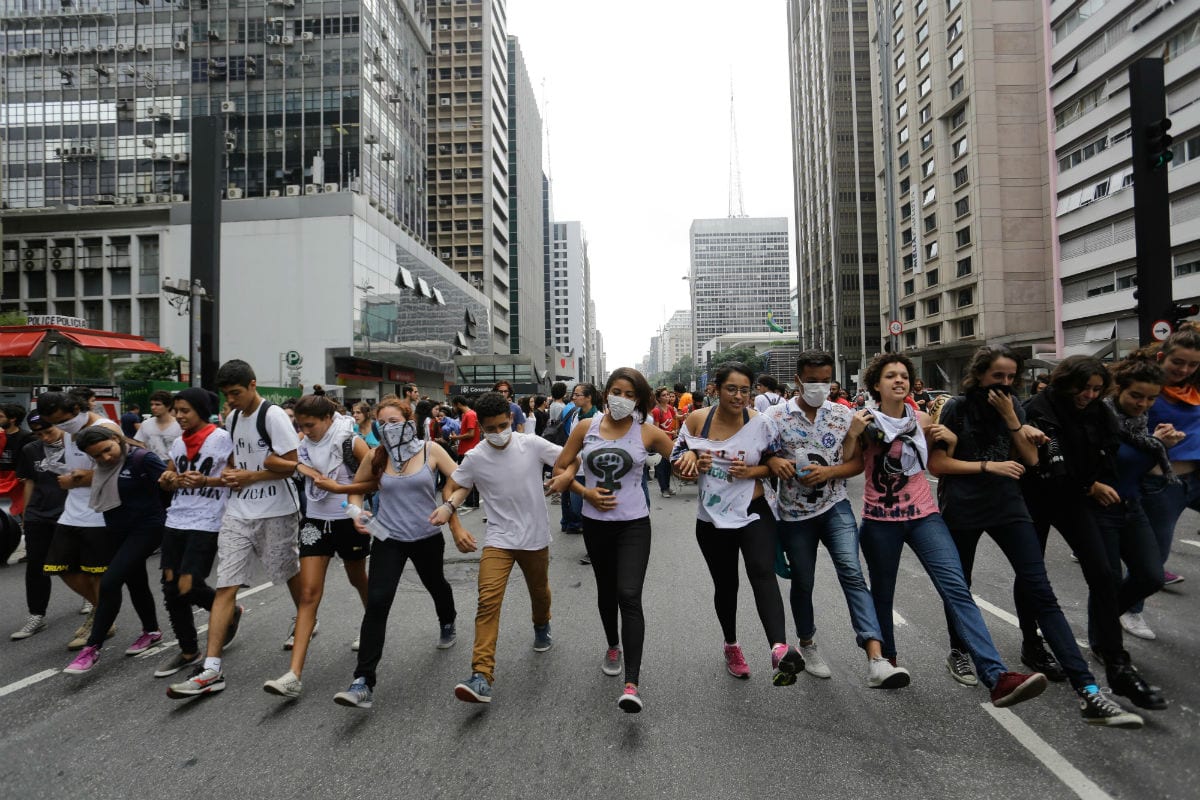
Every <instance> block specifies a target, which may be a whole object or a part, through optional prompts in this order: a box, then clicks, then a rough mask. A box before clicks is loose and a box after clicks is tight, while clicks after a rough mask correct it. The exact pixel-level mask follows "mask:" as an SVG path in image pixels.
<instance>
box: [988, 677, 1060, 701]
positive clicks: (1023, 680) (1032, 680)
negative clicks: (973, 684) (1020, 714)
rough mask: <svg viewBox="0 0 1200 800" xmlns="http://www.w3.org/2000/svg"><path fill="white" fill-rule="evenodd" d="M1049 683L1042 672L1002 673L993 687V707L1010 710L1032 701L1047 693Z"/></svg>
mask: <svg viewBox="0 0 1200 800" xmlns="http://www.w3.org/2000/svg"><path fill="white" fill-rule="evenodd" d="M1048 683H1049V681H1047V680H1046V676H1045V675H1043V674H1042V673H1040V672H1035V673H1033V674H1032V675H1026V674H1024V673H1021V672H1001V673H1000V679H999V680H998V681H996V685H995V686H993V687H992V705H994V706H995V707H996V708H1008V707H1009V706H1015V705H1016V704H1017V703H1023V702H1025V701H1026V700H1032V699H1033V698H1035V697H1037V696H1038V695H1039V694H1041V693H1042V692H1044V691H1046V686H1047V684H1048Z"/></svg>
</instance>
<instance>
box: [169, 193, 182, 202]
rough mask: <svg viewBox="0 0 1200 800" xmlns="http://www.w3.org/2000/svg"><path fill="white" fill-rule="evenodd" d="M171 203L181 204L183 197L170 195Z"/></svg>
mask: <svg viewBox="0 0 1200 800" xmlns="http://www.w3.org/2000/svg"><path fill="white" fill-rule="evenodd" d="M171 202H172V203H182V202H183V195H181V194H173V195H171Z"/></svg>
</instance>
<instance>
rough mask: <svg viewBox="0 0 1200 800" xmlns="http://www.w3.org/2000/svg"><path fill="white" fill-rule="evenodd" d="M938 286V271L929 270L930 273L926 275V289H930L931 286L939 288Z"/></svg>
mask: <svg viewBox="0 0 1200 800" xmlns="http://www.w3.org/2000/svg"><path fill="white" fill-rule="evenodd" d="M937 285H938V271H937V270H936V269H931V270H929V272H926V273H925V287H926V288H928V287H930V286H937Z"/></svg>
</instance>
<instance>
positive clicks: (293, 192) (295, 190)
mask: <svg viewBox="0 0 1200 800" xmlns="http://www.w3.org/2000/svg"><path fill="white" fill-rule="evenodd" d="M285 193H286V194H287V196H288V197H299V196H300V185H299V184H297V183H289V184H288V185H287V191H286V192H285Z"/></svg>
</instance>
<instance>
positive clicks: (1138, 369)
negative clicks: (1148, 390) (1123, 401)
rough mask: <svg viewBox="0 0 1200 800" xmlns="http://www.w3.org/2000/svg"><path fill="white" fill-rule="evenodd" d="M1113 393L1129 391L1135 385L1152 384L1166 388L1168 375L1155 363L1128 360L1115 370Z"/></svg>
mask: <svg viewBox="0 0 1200 800" xmlns="http://www.w3.org/2000/svg"><path fill="white" fill-rule="evenodd" d="M1113 382H1114V385H1113V393H1114V394H1116V393H1117V392H1120V391H1122V390H1124V389H1128V388H1129V387H1130V386H1133V385H1134V384H1135V383H1152V384H1155V385H1157V386H1165V385H1166V383H1167V375H1166V373H1165V372H1163V368H1162V367H1160V366H1159V365H1158V364H1155V363H1154V362H1153V361H1135V360H1129V359H1126V360H1125V361H1122V362H1121V363H1120V364H1118V365H1117V366H1116V369H1114V370H1113Z"/></svg>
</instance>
